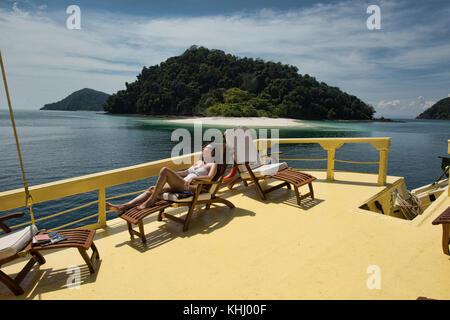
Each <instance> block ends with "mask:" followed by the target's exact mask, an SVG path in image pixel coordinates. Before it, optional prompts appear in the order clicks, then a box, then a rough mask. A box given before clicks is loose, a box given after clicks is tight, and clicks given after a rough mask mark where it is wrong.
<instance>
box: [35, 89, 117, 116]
mask: <svg viewBox="0 0 450 320" xmlns="http://www.w3.org/2000/svg"><path fill="white" fill-rule="evenodd" d="M108 98H109V94H107V93H104V92H101V91H97V90H93V89H89V88H84V89H81V90H78V91H75V92H74V93H72V94H70V95H69V96H67V97H66V98H64V99H62V100H60V101H58V102H54V103H49V104H46V105H44V106H43V107H42V108H41V109H40V110H63V111H102V110H103V105H104V104H105V102H106V100H107V99H108Z"/></svg>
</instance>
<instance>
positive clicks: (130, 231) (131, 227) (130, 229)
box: [127, 221, 134, 240]
mask: <svg viewBox="0 0 450 320" xmlns="http://www.w3.org/2000/svg"><path fill="white" fill-rule="evenodd" d="M127 226H128V232H129V233H130V238H131V240H133V239H134V235H133V226H132V225H131V223H130V222H128V221H127Z"/></svg>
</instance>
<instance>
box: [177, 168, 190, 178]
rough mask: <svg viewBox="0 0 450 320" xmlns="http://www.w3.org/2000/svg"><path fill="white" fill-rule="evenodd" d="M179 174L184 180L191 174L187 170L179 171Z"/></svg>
mask: <svg viewBox="0 0 450 320" xmlns="http://www.w3.org/2000/svg"><path fill="white" fill-rule="evenodd" d="M177 174H178V175H179V176H180V177H182V178H184V177H186V176H187V175H188V174H189V170H187V169H186V170H183V171H177Z"/></svg>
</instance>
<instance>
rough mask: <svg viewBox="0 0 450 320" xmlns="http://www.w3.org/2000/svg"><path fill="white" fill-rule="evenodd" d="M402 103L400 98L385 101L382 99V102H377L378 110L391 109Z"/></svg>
mask: <svg viewBox="0 0 450 320" xmlns="http://www.w3.org/2000/svg"><path fill="white" fill-rule="evenodd" d="M399 104H400V100H398V99H396V100H392V101H384V100H381V101H380V102H378V103H377V104H376V106H375V107H376V109H377V110H387V109H391V108H392V107H396V106H398V105H399Z"/></svg>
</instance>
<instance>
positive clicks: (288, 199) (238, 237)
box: [0, 172, 450, 299]
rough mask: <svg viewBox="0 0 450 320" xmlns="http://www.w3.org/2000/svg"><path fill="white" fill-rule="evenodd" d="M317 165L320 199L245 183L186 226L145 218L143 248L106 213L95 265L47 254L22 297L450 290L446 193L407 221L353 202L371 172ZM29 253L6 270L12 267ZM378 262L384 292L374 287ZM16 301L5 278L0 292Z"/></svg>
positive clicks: (390, 294) (367, 193) (375, 295)
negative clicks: (75, 279)
mask: <svg viewBox="0 0 450 320" xmlns="http://www.w3.org/2000/svg"><path fill="white" fill-rule="evenodd" d="M311 174H313V175H315V176H316V177H317V178H318V180H317V181H315V182H314V190H315V194H316V199H315V201H310V200H304V202H303V203H302V205H301V206H298V205H297V204H296V200H295V194H294V192H293V191H292V190H291V191H288V190H287V189H285V188H283V189H280V190H277V191H275V192H273V193H271V194H269V195H268V199H267V200H266V201H262V200H259V198H258V196H257V194H256V191H255V189H254V187H252V186H250V187H248V188H244V187H243V186H239V187H238V188H237V190H235V191H231V192H230V191H226V192H224V196H226V197H227V198H228V199H229V200H230V201H232V202H233V203H234V204H235V206H236V208H235V209H232V210H230V209H228V208H227V207H225V206H222V205H218V206H216V207H212V209H211V210H209V211H205V210H199V211H198V212H197V213H196V214H194V216H193V218H192V220H191V225H190V229H189V231H188V232H182V231H181V225H178V224H175V223H173V222H170V221H162V222H158V221H157V220H156V215H152V216H149V217H147V218H146V220H145V232H146V234H147V245H143V244H142V243H141V241H140V240H139V239H135V240H134V241H131V240H130V237H129V234H128V231H127V228H126V223H125V222H124V221H123V220H122V219H113V220H110V221H108V226H107V228H105V229H99V230H98V231H97V235H96V238H95V244H96V245H97V248H98V250H99V252H100V258H101V259H100V260H99V262H98V264H97V266H98V272H97V273H95V274H90V273H89V271H88V269H87V267H86V266H85V265H84V263H83V260H82V258H81V256H80V255H79V253H78V251H77V250H76V249H66V250H60V251H57V252H51V251H48V252H45V253H44V256H45V258H46V259H47V263H46V264H44V265H42V266H39V267H34V269H33V270H32V271H31V272H30V274H28V276H27V277H26V278H25V280H24V282H23V287H24V289H25V294H24V295H22V296H19V297H18V298H19V299H415V298H417V297H418V296H426V297H430V298H435V299H450V281H449V279H450V257H449V256H447V255H444V254H443V253H442V249H441V234H442V228H441V227H440V226H433V225H432V224H431V221H432V220H433V219H434V217H436V216H437V215H438V214H439V212H440V211H443V210H444V209H445V208H446V207H447V206H449V205H450V200H449V199H450V198H449V197H448V194H444V197H440V198H438V200H436V201H435V203H434V204H433V206H434V209H433V210H432V212H430V213H429V214H427V215H426V216H421V217H419V218H420V219H419V218H417V219H418V220H417V221H415V220H414V221H404V220H401V219H398V218H392V217H387V216H383V215H381V214H377V213H371V212H369V211H364V210H361V209H358V207H359V206H360V205H361V204H363V203H364V201H365V200H367V199H369V198H370V197H372V196H374V195H375V194H376V193H378V192H380V191H381V190H383V188H384V187H379V186H377V185H376V178H377V176H376V175H368V174H357V173H343V172H342V173H341V172H337V173H336V181H335V182H328V181H326V180H325V173H323V172H311ZM399 179H402V178H400V177H392V176H390V177H388V183H389V184H393V183H395V182H396V181H398V180H399ZM303 188H305V190H303V191H305V192H307V186H305V187H303ZM170 210H171V211H172V212H177V211H179V212H180V213H185V212H186V209H185V208H184V209H182V208H176V209H170ZM24 261H25V260H23V261H19V263H14V264H12V265H6V266H3V267H2V270H3V271H5V272H6V273H7V274H14V273H17V272H18V271H19V270H20V269H21V268H22V267H23V265H24ZM374 265H375V266H377V267H379V270H380V276H381V282H380V285H381V288H380V289H369V288H368V286H367V282H368V278H369V277H370V276H371V274H369V273H368V268H369V266H374ZM69 266H79V267H80V268H81V285H80V286H79V289H73V288H68V286H67V280H68V277H69V276H70V275H69V274H68V273H67V267H69ZM369 282H370V280H369ZM14 298H16V297H14V296H13V295H12V294H11V293H10V292H9V291H8V290H7V289H6V287H5V286H3V284H1V283H0V299H14Z"/></svg>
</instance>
